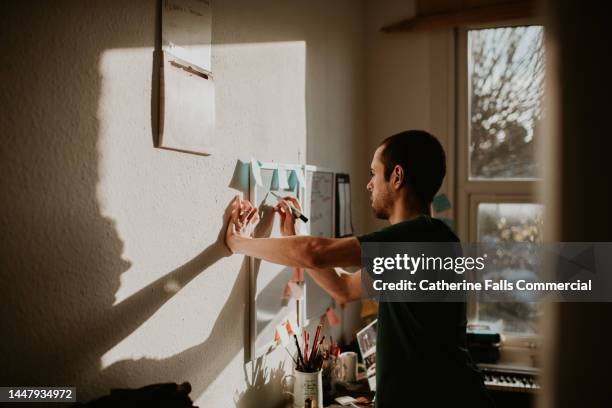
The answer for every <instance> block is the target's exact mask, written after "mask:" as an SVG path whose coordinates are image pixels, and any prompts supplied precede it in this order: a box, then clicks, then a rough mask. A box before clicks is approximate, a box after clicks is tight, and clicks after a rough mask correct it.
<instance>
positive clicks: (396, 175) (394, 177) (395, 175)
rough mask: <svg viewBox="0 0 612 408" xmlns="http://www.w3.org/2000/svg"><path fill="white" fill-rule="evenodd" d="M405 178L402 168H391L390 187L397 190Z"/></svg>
mask: <svg viewBox="0 0 612 408" xmlns="http://www.w3.org/2000/svg"><path fill="white" fill-rule="evenodd" d="M405 176H406V175H405V174H404V169H403V168H402V166H399V165H398V166H395V167H394V168H393V172H392V173H391V185H392V186H393V188H395V189H398V190H399V189H400V188H401V187H402V185H403V184H404V177H405Z"/></svg>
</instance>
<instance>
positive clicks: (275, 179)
mask: <svg viewBox="0 0 612 408" xmlns="http://www.w3.org/2000/svg"><path fill="white" fill-rule="evenodd" d="M278 189H279V184H278V169H274V171H273V172H272V180H271V181H270V191H278Z"/></svg>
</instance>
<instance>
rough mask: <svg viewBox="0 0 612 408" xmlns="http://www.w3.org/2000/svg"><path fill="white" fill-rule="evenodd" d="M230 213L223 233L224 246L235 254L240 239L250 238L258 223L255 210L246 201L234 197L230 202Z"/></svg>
mask: <svg viewBox="0 0 612 408" xmlns="http://www.w3.org/2000/svg"><path fill="white" fill-rule="evenodd" d="M231 205H232V211H231V213H230V216H229V217H230V219H229V222H228V224H227V231H226V233H225V245H226V246H227V247H228V248H229V250H230V251H232V253H236V252H237V249H238V248H237V243H238V241H239V240H240V239H241V238H246V239H248V238H251V237H252V235H253V230H254V229H255V226H256V225H257V223H258V222H259V215H258V214H257V208H255V207H253V205H252V204H251V203H250V202H249V201H248V200H241V199H240V197H238V196H236V198H234V201H233V202H232V204H231Z"/></svg>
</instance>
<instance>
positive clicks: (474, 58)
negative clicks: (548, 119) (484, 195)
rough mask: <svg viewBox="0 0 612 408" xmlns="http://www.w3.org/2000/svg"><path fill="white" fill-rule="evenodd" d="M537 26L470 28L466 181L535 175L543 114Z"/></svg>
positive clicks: (540, 40) (540, 32)
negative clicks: (537, 141)
mask: <svg viewBox="0 0 612 408" xmlns="http://www.w3.org/2000/svg"><path fill="white" fill-rule="evenodd" d="M543 31H544V30H543V28H542V27H541V26H528V27H504V28H492V29H484V30H470V31H468V89H469V92H468V94H469V96H468V98H469V100H468V111H469V113H468V114H469V132H468V133H469V177H470V179H487V180H488V179H499V180H508V179H510V180H511V179H534V178H537V177H538V176H539V174H540V166H539V162H538V161H537V160H536V158H535V140H536V139H537V133H538V129H539V127H540V120H541V118H542V96H543V92H544V47H543V45H544V43H543Z"/></svg>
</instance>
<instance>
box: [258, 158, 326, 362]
mask: <svg viewBox="0 0 612 408" xmlns="http://www.w3.org/2000/svg"><path fill="white" fill-rule="evenodd" d="M251 170H253V169H251ZM292 171H296V172H305V174H306V177H303V176H302V177H301V179H302V180H304V181H305V184H304V183H299V182H296V179H297V178H296V177H294V176H293V177H292V175H291V172H292ZM258 173H259V175H258V176H257V178H260V183H257V182H256V180H255V177H254V175H253V171H251V177H250V186H249V199H250V200H251V202H252V203H253V205H254V206H256V207H257V208H258V211H259V216H260V218H261V221H260V222H259V224H258V226H257V229H256V231H255V236H257V237H280V236H281V233H280V218H279V217H278V216H277V215H276V214H275V213H274V212H273V207H274V206H275V205H276V203H277V200H276V198H275V197H274V196H272V195H271V194H269V192H270V191H275V192H277V193H278V194H279V195H281V196H293V197H296V198H298V200H300V202H301V203H302V205H303V209H304V214H305V215H306V216H307V217H308V218H309V222H307V223H302V222H301V221H298V223H299V224H300V225H298V227H299V228H300V231H301V233H302V234H310V233H311V228H312V231H316V232H317V233H318V234H319V236H333V225H334V224H333V209H334V206H333V173H332V172H325V173H321V174H318V173H317V171H316V168H315V167H314V166H303V165H288V164H275V163H262V164H261V165H260V166H259V172H258ZM302 174H304V173H302ZM330 176H331V182H330V180H329V177H330ZM287 180H293V182H290V183H286V181H287ZM288 184H289V186H288ZM283 187H285V188H283ZM287 187H289V188H287ZM313 187H314V188H313ZM330 196H331V202H330ZM313 208H314V209H315V212H316V214H313V213H311V212H312V209H313ZM313 220H314V222H313ZM249 265H250V268H251V271H250V296H249V301H250V303H249V305H250V340H251V344H250V352H249V357H250V359H254V358H256V357H258V356H260V355H262V354H264V353H266V352H267V351H268V350H270V349H272V348H274V346H275V343H274V334H275V330H276V327H277V326H278V325H279V324H281V323H282V322H283V321H285V320H286V319H287V318H292V319H293V320H294V321H297V320H298V319H297V307H298V306H297V303H296V301H295V300H294V299H293V298H289V299H286V298H284V297H283V294H284V291H285V288H286V285H287V283H288V282H289V280H290V279H291V277H292V274H293V268H290V267H286V266H283V265H277V264H273V263H270V262H266V261H261V260H259V259H255V258H251V259H250V263H249ZM305 286H306V287H305V290H304V292H305V302H304V301H303V302H301V306H302V307H304V303H305V310H306V311H305V317H306V322H305V323H306V324H307V321H308V319H310V318H312V319H316V320H318V319H319V317H320V316H321V315H322V314H323V313H324V312H325V310H326V309H327V307H328V306H330V305H331V304H332V298H331V297H330V296H329V295H328V294H327V293H326V292H325V291H324V290H323V289H321V288H320V287H319V286H318V285H317V284H316V283H315V282H314V281H313V280H312V279H311V278H310V276H308V274H307V273H306V274H305Z"/></svg>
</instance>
